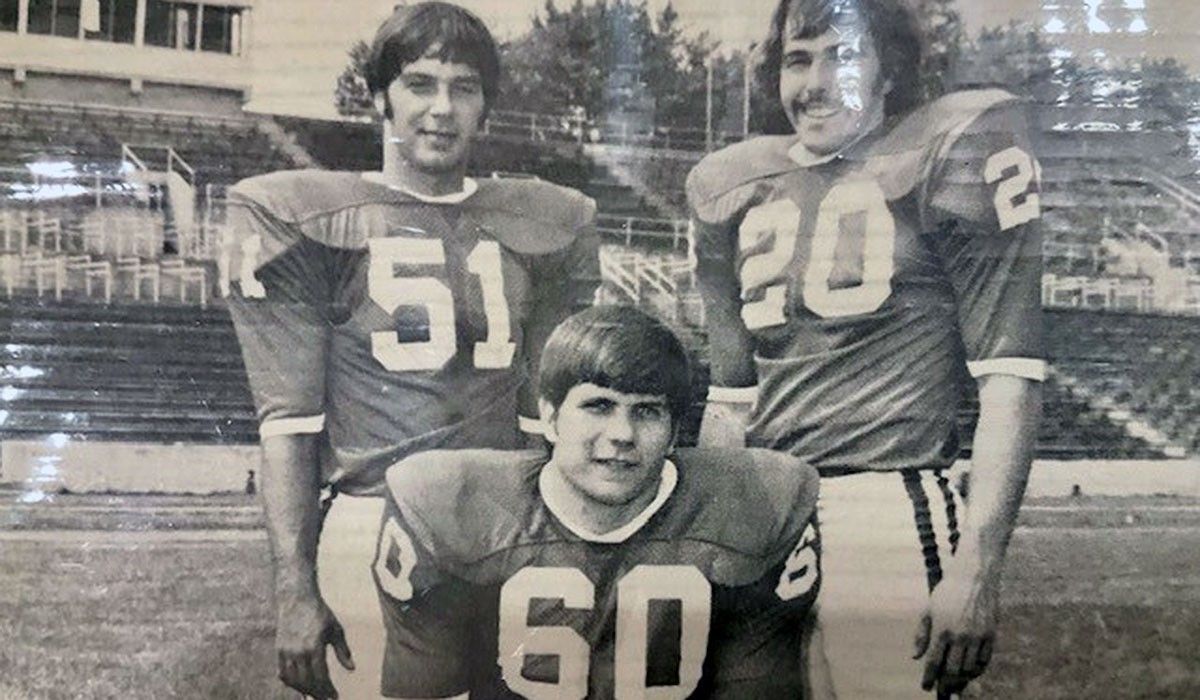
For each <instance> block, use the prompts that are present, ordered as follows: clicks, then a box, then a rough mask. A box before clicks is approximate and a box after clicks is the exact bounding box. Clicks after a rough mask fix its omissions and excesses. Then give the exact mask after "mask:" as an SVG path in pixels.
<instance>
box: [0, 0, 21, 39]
mask: <svg viewBox="0 0 1200 700" xmlns="http://www.w3.org/2000/svg"><path fill="white" fill-rule="evenodd" d="M19 6H20V2H19V0H0V32H15V31H17V17H18V15H19V13H20V8H19Z"/></svg>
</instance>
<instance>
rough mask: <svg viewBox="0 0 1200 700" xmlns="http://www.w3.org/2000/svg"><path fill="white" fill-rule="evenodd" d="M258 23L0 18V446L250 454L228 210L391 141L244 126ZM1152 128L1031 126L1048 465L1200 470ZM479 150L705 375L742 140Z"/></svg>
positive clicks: (314, 127)
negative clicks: (710, 260)
mask: <svg viewBox="0 0 1200 700" xmlns="http://www.w3.org/2000/svg"><path fill="white" fill-rule="evenodd" d="M47 8H49V9H47ZM251 10H252V3H250V2H246V3H244V4H239V3H236V2H227V1H226V0H220V1H219V2H218V1H216V0H214V1H213V2H211V3H168V2H161V1H159V0H92V1H91V2H89V1H86V0H85V1H84V2H82V3H81V2H74V3H71V2H64V1H62V0H58V1H53V0H52V1H49V2H44V1H37V0H0V135H2V136H3V138H2V140H0V189H2V191H3V193H4V195H3V202H2V205H0V242H2V248H0V286H3V292H4V298H3V300H2V301H0V306H3V307H4V311H3V316H2V318H3V319H4V320H3V324H4V328H5V330H6V334H5V336H6V341H5V347H4V352H5V358H4V361H3V364H2V367H3V370H2V371H3V374H4V376H3V382H2V384H3V387H0V440H33V439H38V440H42V439H45V438H46V437H47V436H50V437H52V438H54V439H58V440H70V441H80V440H81V441H97V442H124V443H150V444H164V443H180V442H182V443H188V444H216V445H246V444H251V443H253V442H255V441H256V440H257V433H256V426H255V424H254V419H253V410H252V405H251V401H250V396H249V392H248V390H247V387H246V383H245V374H244V369H243V368H242V365H241V360H240V355H239V353H238V348H237V344H236V340H235V337H234V334H233V330H232V325H231V323H230V321H229V318H228V314H227V312H226V311H225V308H224V306H223V303H222V299H221V291H222V289H221V287H222V285H221V280H220V271H219V268H218V264H217V263H218V260H219V258H220V254H221V246H222V242H223V241H224V240H226V238H227V236H228V232H227V231H226V230H225V226H224V193H225V188H226V187H227V186H228V185H230V184H231V183H233V182H235V181H236V180H238V179H240V178H243V177H246V176H249V175H253V174H257V173H261V172H267V171H271V170H277V169H282V168H295V167H323V168H334V169H359V170H372V169H377V168H378V167H379V160H378V158H379V153H380V145H379V138H380V136H379V133H378V129H377V127H376V126H375V125H373V124H370V123H366V122H356V121H326V120H318V119H308V118H300V117H284V116H274V115H267V114H258V113H252V112H248V111H245V110H244V109H243V104H244V103H245V102H246V100H247V96H248V91H249V90H250V86H249V85H248V84H247V83H246V82H245V81H246V77H245V76H246V74H247V65H248V64H247V62H246V61H247V55H246V54H247V51H246V40H245V39H244V30H243V26H244V24H245V23H246V21H247V18H248V17H249V15H250V13H251ZM196 76H203V79H198V78H197V77H196ZM1156 119H1157V120H1159V121H1161V119H1160V118H1158V117H1155V115H1153V114H1147V113H1145V112H1144V111H1141V112H1139V111H1138V110H1124V111H1121V110H1098V109H1092V108H1087V109H1080V110H1075V111H1072V110H1071V109H1067V108H1062V107H1058V106H1049V107H1044V108H1042V109H1041V111H1040V113H1039V121H1038V126H1039V129H1038V146H1039V152H1040V153H1042V154H1043V155H1042V163H1043V167H1044V174H1043V189H1044V191H1043V195H1042V197H1043V207H1044V209H1045V211H1046V215H1045V219H1046V229H1047V235H1046V241H1045V256H1046V275H1045V280H1044V285H1043V301H1044V304H1045V305H1046V307H1047V308H1048V309H1049V318H1050V323H1051V324H1053V325H1052V327H1053V328H1054V332H1053V333H1050V334H1049V335H1050V338H1051V340H1052V343H1051V347H1050V353H1051V357H1052V360H1053V364H1054V368H1055V369H1054V373H1053V377H1052V381H1051V382H1050V390H1049V392H1048V394H1047V409H1046V420H1045V421H1044V424H1043V428H1042V434H1041V436H1040V439H1039V454H1040V455H1041V456H1043V457H1053V458H1063V459H1075V458H1096V457H1106V458H1113V457H1122V458H1140V457H1162V456H1171V457H1176V456H1183V455H1186V454H1194V453H1196V452H1197V451H1200V432H1198V427H1200V394H1197V391H1196V389H1195V387H1196V386H1200V381H1197V380H1198V379H1200V355H1198V354H1197V351H1196V350H1195V348H1196V347H1198V346H1200V344H1198V343H1197V342H1196V341H1197V339H1198V336H1200V325H1198V324H1197V316H1198V315H1200V235H1197V234H1196V231H1198V230H1200V228H1198V227H1197V222H1198V221H1200V192H1198V188H1197V186H1196V182H1195V180H1194V178H1193V175H1192V173H1193V171H1194V169H1195V168H1194V163H1193V162H1191V160H1190V159H1189V156H1188V150H1187V144H1186V141H1185V140H1183V139H1182V138H1181V137H1180V136H1179V135H1177V134H1171V133H1167V132H1165V131H1153V130H1149V129H1146V128H1144V125H1145V124H1146V123H1150V122H1153V121H1155V120H1156ZM483 138H484V140H485V143H484V144H483V145H482V147H480V148H477V149H475V153H476V157H477V160H476V162H474V163H473V164H472V168H471V169H472V171H473V173H474V174H475V175H476V176H485V177H487V176H493V175H509V176H522V177H539V178H543V179H547V180H551V181H554V182H559V183H562V184H566V185H570V186H574V187H578V188H580V189H582V190H584V191H585V192H587V193H588V194H589V195H591V196H592V197H594V198H595V199H596V201H597V203H598V206H599V227H600V231H601V233H602V235H603V238H604V245H603V249H602V252H601V270H602V275H603V277H604V280H605V282H606V284H605V285H604V294H605V296H606V298H607V299H608V300H609V301H616V302H622V303H635V304H639V305H643V306H645V307H647V308H650V309H652V310H654V311H655V312H656V313H657V314H659V315H660V316H662V317H664V318H666V319H667V320H669V321H670V322H671V323H673V324H674V326H675V327H676V328H677V329H679V330H680V332H681V333H682V334H683V335H684V336H685V337H686V338H687V339H688V340H689V342H690V343H691V344H692V346H693V347H695V348H697V349H698V350H697V351H698V353H699V355H700V359H701V360H703V356H702V355H703V353H702V352H701V351H700V350H699V349H700V348H702V347H703V337H704V314H703V309H702V306H701V304H700V301H699V297H698V294H697V293H696V291H695V288H694V279H693V273H692V267H693V266H692V251H691V241H690V239H689V237H688V231H687V225H686V211H685V208H684V203H683V195H682V189H683V181H684V176H685V175H686V173H687V171H688V169H689V168H690V167H691V166H692V165H693V164H694V163H695V162H696V161H697V160H698V159H699V158H700V156H701V155H703V153H704V152H705V150H706V149H710V148H716V147H719V146H721V145H723V144H725V143H728V142H731V141H734V140H737V139H739V138H742V135H741V134H727V133H720V134H704V133H703V132H696V131H688V130H682V129H672V128H667V127H651V128H649V129H644V130H641V131H637V130H633V129H631V128H630V127H629V125H628V124H627V123H621V124H605V123H596V122H592V121H587V120H585V119H583V118H582V117H581V116H579V115H542V114H527V113H517V112H502V111H501V112H494V113H493V114H492V115H491V117H490V119H489V122H488V126H487V132H486V134H485V135H484V137H483ZM701 364H703V362H702V363H701ZM703 391H704V387H703V386H699V387H698V388H697V398H698V399H702V397H703ZM976 410H977V409H976V408H975V406H974V403H973V401H968V405H967V406H965V407H964V412H963V418H962V429H963V433H964V437H967V436H969V434H970V433H971V431H972V430H973V426H974V420H975V416H976V415H977V414H976V413H975V411H976ZM692 427H693V429H694V427H695V421H694V420H693V421H692ZM963 444H964V445H969V440H964V441H963ZM0 468H2V466H0Z"/></svg>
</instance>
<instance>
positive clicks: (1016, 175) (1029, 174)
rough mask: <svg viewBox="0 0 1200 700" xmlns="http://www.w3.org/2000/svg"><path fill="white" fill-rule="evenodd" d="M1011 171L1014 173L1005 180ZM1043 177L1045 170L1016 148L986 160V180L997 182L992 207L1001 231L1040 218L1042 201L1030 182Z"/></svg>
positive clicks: (1008, 149)
mask: <svg viewBox="0 0 1200 700" xmlns="http://www.w3.org/2000/svg"><path fill="white" fill-rule="evenodd" d="M1009 172H1011V174H1010V175H1009V176H1008V177H1004V175H1005V173H1009ZM1041 178H1042V169H1041V166H1040V165H1038V162H1037V161H1036V160H1034V159H1033V157H1032V156H1030V155H1029V154H1028V153H1026V152H1025V151H1023V150H1021V149H1020V148H1017V147H1016V146H1010V147H1008V148H1006V149H1004V150H1003V151H1000V152H998V153H993V154H992V156H991V157H989V158H988V159H987V164H986V165H985V166H984V172H983V179H984V181H985V182H987V183H988V184H989V185H991V184H993V183H998V184H996V196H995V198H994V199H993V204H994V206H995V207H996V217H997V219H998V220H999V223H1000V230H1001V231H1007V230H1008V229H1010V228H1013V227H1015V226H1020V225H1021V224H1027V223H1029V222H1030V221H1033V220H1034V219H1036V218H1038V217H1039V216H1041V213H1042V210H1041V198H1040V196H1039V195H1038V193H1037V191H1036V190H1035V189H1032V188H1030V184H1031V183H1033V182H1035V181H1040V180H1041Z"/></svg>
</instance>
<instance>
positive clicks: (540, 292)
mask: <svg viewBox="0 0 1200 700" xmlns="http://www.w3.org/2000/svg"><path fill="white" fill-rule="evenodd" d="M576 214H577V219H576V221H575V222H574V224H573V226H574V228H575V232H574V237H573V240H572V242H571V244H570V246H569V247H567V248H566V249H565V250H564V251H562V252H561V253H558V254H555V255H551V256H546V259H545V260H544V261H540V262H538V263H537V265H538V267H537V268H536V269H534V270H532V274H533V285H534V290H533V294H534V303H533V309H532V311H531V312H530V315H529V319H530V321H529V326H528V327H527V328H526V329H525V342H524V347H523V352H522V357H523V358H524V360H525V368H524V371H525V381H524V383H523V384H522V387H521V395H520V401H519V406H518V410H519V411H520V416H519V420H520V428H521V431H522V432H523V433H525V434H526V435H528V436H530V441H531V442H533V443H534V444H535V445H541V444H542V438H541V435H542V425H541V421H540V419H539V418H538V407H537V396H536V395H535V386H534V385H535V381H534V379H535V378H536V377H537V371H538V360H539V358H540V357H541V354H542V348H543V347H544V346H545V345H546V339H547V338H549V337H550V333H551V332H552V331H553V330H554V328H555V327H556V326H558V324H559V323H560V322H562V320H563V319H565V318H566V317H568V316H570V315H571V314H572V313H574V312H576V311H579V310H581V309H583V308H586V307H588V306H590V305H591V304H592V303H593V301H594V300H595V296H596V290H597V288H598V287H599V285H600V259H599V248H600V238H599V234H598V233H597V232H596V203H595V202H594V201H592V200H591V199H589V198H582V197H581V201H580V203H579V205H578V207H577V208H576Z"/></svg>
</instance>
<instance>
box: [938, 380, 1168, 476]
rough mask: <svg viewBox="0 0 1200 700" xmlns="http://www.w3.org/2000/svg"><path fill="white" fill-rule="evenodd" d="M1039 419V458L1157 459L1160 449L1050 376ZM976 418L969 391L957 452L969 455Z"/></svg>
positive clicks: (975, 403) (975, 402) (976, 408)
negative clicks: (959, 450) (1126, 428)
mask: <svg viewBox="0 0 1200 700" xmlns="http://www.w3.org/2000/svg"><path fill="white" fill-rule="evenodd" d="M1042 396H1043V398H1042V422H1041V425H1040V426H1039V428H1038V437H1037V451H1036V454H1037V457H1038V458H1040V459H1115V458H1120V459H1161V458H1162V457H1163V456H1164V455H1163V452H1162V450H1161V449H1159V448H1158V447H1156V446H1154V445H1151V444H1150V443H1148V442H1147V441H1146V440H1144V439H1140V438H1137V437H1135V436H1132V435H1130V434H1129V433H1128V432H1127V431H1126V430H1125V428H1124V427H1122V426H1121V425H1120V424H1118V423H1117V422H1115V421H1113V420H1112V419H1111V418H1110V417H1109V416H1108V415H1107V414H1106V413H1104V412H1103V411H1102V410H1100V409H1097V408H1093V407H1092V406H1091V405H1089V403H1088V401H1087V400H1086V399H1083V398H1081V397H1078V396H1075V395H1074V394H1073V393H1072V392H1071V391H1070V390H1069V389H1068V388H1067V387H1064V386H1062V385H1061V384H1059V383H1058V382H1057V381H1056V380H1055V379H1054V378H1053V377H1051V378H1050V379H1049V380H1048V381H1047V382H1046V384H1045V386H1044V387H1043V395H1042ZM978 421H979V399H978V396H977V395H975V394H972V395H971V396H969V397H968V398H967V399H966V400H965V401H964V403H963V408H962V410H961V412H960V413H959V419H958V427H959V436H960V439H961V440H962V444H961V454H962V456H963V457H964V458H965V457H969V456H970V455H971V451H972V450H971V440H972V439H973V437H974V434H975V427H976V424H977V423H978Z"/></svg>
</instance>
